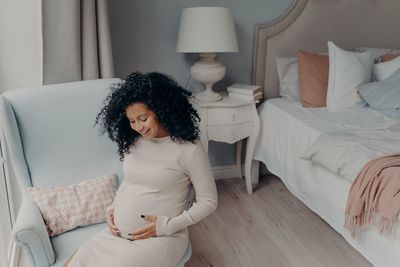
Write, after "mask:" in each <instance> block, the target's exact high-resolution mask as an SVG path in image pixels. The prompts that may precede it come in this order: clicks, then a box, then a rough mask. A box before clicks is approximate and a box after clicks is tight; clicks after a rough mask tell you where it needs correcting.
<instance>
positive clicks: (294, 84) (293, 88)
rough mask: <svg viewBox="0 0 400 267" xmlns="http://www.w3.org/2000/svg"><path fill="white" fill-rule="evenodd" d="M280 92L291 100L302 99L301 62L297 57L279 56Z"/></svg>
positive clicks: (277, 59)
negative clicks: (300, 83)
mask: <svg viewBox="0 0 400 267" xmlns="http://www.w3.org/2000/svg"><path fill="white" fill-rule="evenodd" d="M276 67H277V71H278V77H279V94H280V95H281V96H282V97H284V98H286V99H289V100H300V87H299V64H298V61H297V58H295V57H277V58H276Z"/></svg>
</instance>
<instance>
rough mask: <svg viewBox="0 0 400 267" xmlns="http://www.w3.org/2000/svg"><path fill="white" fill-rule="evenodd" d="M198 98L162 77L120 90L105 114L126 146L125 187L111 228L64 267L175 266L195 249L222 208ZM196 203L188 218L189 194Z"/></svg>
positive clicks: (138, 77) (101, 117)
mask: <svg viewBox="0 0 400 267" xmlns="http://www.w3.org/2000/svg"><path fill="white" fill-rule="evenodd" d="M190 95H191V93H190V92H188V91H186V90H184V89H183V88H181V87H180V86H179V85H178V84H177V83H176V82H175V81H173V80H172V79H170V78H169V77H167V76H165V75H163V74H160V73H147V74H141V73H137V72H136V73H132V74H130V75H129V76H128V77H127V79H126V80H125V81H124V82H122V83H120V84H118V85H116V86H114V88H113V90H112V92H111V93H110V95H109V96H108V97H107V99H106V101H105V106H104V107H103V109H102V110H101V112H100V113H99V114H98V116H97V118H96V123H98V124H100V125H101V127H102V130H103V131H104V132H106V133H107V134H108V136H109V138H111V140H113V141H115V142H116V143H117V144H118V153H119V155H120V158H121V160H123V173H124V180H123V181H122V183H121V185H120V187H119V189H118V192H117V195H116V197H115V199H114V202H113V204H112V205H111V207H109V208H108V209H107V225H108V228H107V229H105V230H103V231H101V232H99V233H97V234H96V235H95V236H94V237H92V238H91V239H90V240H88V241H87V242H86V243H84V244H83V245H82V246H81V247H80V248H79V250H78V251H77V252H76V253H75V254H74V255H73V256H72V258H71V259H70V260H69V261H68V262H67V263H65V265H64V266H68V267H76V266H82V267H83V266H85V267H88V266H96V267H101V266H107V267H109V266H115V267H119V266H121V267H131V266H140V267H146V266H166V267H168V266H171V267H173V266H175V265H176V264H177V263H178V261H179V260H180V258H181V257H182V256H183V254H184V252H185V250H186V248H187V244H188V231H187V226H189V225H192V224H194V223H197V222H199V221H200V220H202V219H204V218H205V217H206V216H207V215H209V214H210V213H212V212H213V211H214V210H215V208H216V206H217V191H216V187H215V182H214V176H213V173H212V170H211V166H210V162H209V159H208V156H207V154H206V152H205V150H204V148H203V147H202V145H201V143H200V142H199V140H198V139H199V129H198V121H199V117H198V115H197V113H196V111H195V110H194V109H193V107H192V106H191V105H190V103H189V101H188V97H189V96H190ZM191 186H193V187H194V190H195V193H196V198H195V201H194V203H193V205H192V206H191V207H190V208H189V209H187V210H186V208H187V205H188V193H189V189H190V188H191Z"/></svg>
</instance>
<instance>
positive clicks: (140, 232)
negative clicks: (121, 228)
mask: <svg viewBox="0 0 400 267" xmlns="http://www.w3.org/2000/svg"><path fill="white" fill-rule="evenodd" d="M140 217H142V218H143V219H144V220H146V221H148V222H149V224H147V225H146V226H144V227H142V228H139V229H137V230H135V231H133V232H131V233H129V234H128V235H130V238H128V240H131V241H133V240H139V239H146V238H149V237H154V236H157V233H156V221H157V216H153V215H141V216H140Z"/></svg>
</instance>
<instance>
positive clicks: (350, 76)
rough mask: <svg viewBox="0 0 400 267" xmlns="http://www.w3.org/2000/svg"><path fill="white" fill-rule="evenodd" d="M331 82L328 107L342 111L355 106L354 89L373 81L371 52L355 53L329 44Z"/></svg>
mask: <svg viewBox="0 0 400 267" xmlns="http://www.w3.org/2000/svg"><path fill="white" fill-rule="evenodd" d="M328 50H329V80H328V92H327V96H326V106H327V107H328V109H329V110H330V111H340V110H342V109H346V108H350V107H352V106H353V105H355V102H354V101H353V97H352V94H353V89H355V88H357V87H358V86H360V85H361V84H364V83H368V82H370V80H371V69H372V64H373V57H372V54H371V53H370V52H364V53H355V52H350V51H345V50H342V49H340V48H339V47H337V46H336V45H335V44H334V43H332V42H331V41H329V42H328Z"/></svg>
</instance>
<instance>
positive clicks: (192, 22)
mask: <svg viewBox="0 0 400 267" xmlns="http://www.w3.org/2000/svg"><path fill="white" fill-rule="evenodd" d="M238 51H239V49H238V43H237V38H236V32H235V23H234V21H233V17H232V14H231V12H230V10H229V8H226V7H190V8H185V9H183V11H182V17H181V24H180V28H179V35H178V44H177V47H176V52H181V53H219V52H238Z"/></svg>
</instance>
